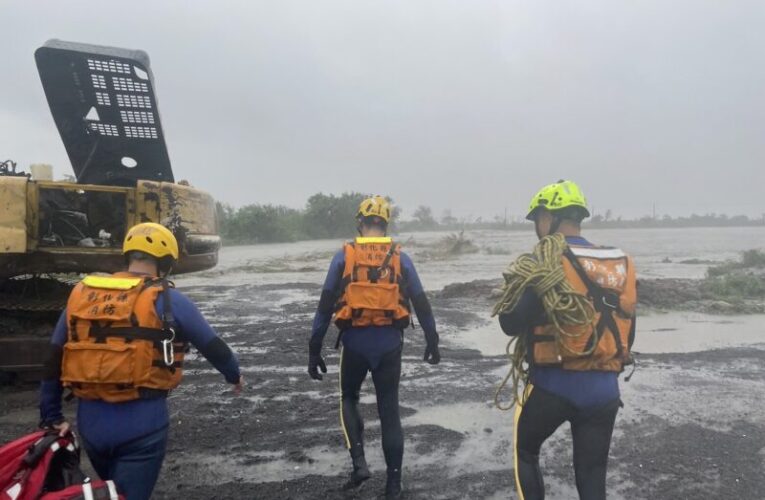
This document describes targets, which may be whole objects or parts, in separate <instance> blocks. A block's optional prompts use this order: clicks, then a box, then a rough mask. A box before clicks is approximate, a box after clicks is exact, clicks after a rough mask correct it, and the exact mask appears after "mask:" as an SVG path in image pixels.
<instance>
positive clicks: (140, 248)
mask: <svg viewBox="0 0 765 500" xmlns="http://www.w3.org/2000/svg"><path fill="white" fill-rule="evenodd" d="M122 250H123V253H124V254H125V259H126V262H127V265H128V270H127V272H122V273H116V274H113V275H111V276H97V275H90V276H87V277H86V278H84V279H83V280H82V281H81V282H80V283H79V284H78V285H77V286H76V287H75V288H74V290H73V291H72V293H71V295H70V297H69V301H68V302H67V306H66V310H65V311H64V313H63V314H62V315H61V318H60V319H59V321H58V324H57V325H56V328H55V330H54V332H53V337H52V340H51V353H50V356H49V359H48V362H47V365H46V374H45V376H44V380H43V382H42V386H41V395H40V413H41V417H42V420H41V426H42V427H52V428H55V429H58V430H60V431H61V434H62V435H63V434H65V433H66V432H67V431H68V430H69V423H68V422H66V420H64V417H63V414H62V412H61V396H62V392H63V388H64V387H68V388H70V389H71V390H72V392H73V394H74V396H76V397H77V398H78V399H79V404H78V407H77V427H78V429H79V432H80V434H81V436H82V438H83V444H84V447H85V450H86V452H87V454H88V457H89V458H90V461H91V463H92V464H93V467H94V469H95V470H96V472H97V473H98V475H99V476H100V477H101V479H104V480H107V479H112V480H114V482H115V483H116V484H117V487H118V489H119V490H120V492H121V493H123V494H125V496H126V498H127V500H145V499H148V498H149V497H150V496H151V492H152V490H153V489H154V484H155V483H156V481H157V477H158V476H159V471H160V469H161V467H162V462H163V460H164V456H165V448H166V445H167V435H168V426H169V416H168V408H167V395H168V393H169V391H170V390H172V389H174V388H175V387H177V386H178V384H179V383H180V381H181V374H182V371H183V356H184V353H185V351H186V347H187V345H188V343H191V344H193V345H194V346H195V347H196V348H197V349H198V350H199V352H200V353H202V355H203V356H204V357H205V358H207V360H209V361H210V362H211V363H212V364H213V366H215V368H217V369H218V371H220V372H221V373H222V374H223V375H224V377H225V378H226V381H227V382H228V383H230V384H234V387H235V392H239V391H240V390H241V388H242V385H243V383H244V382H243V379H242V376H241V374H240V371H239V363H238V362H237V359H236V356H235V355H234V353H233V352H232V351H231V349H230V348H229V347H228V345H226V343H225V342H223V340H221V339H220V337H218V336H217V335H216V334H215V331H214V330H213V329H212V327H211V326H210V325H209V324H208V323H207V321H205V319H204V318H203V317H202V314H201V313H200V312H199V310H198V309H197V307H196V306H195V305H194V304H193V303H192V302H191V301H190V300H189V299H188V298H187V297H186V296H185V295H183V294H182V293H180V292H179V291H177V290H175V288H173V287H172V284H171V283H169V282H168V281H167V279H166V276H167V274H168V273H169V272H170V270H171V268H172V266H173V264H174V262H175V261H176V260H177V259H178V242H177V241H176V239H175V236H173V233H171V232H170V231H169V230H168V229H167V228H165V227H164V226H161V225H159V224H154V223H142V224H138V225H136V226H134V227H132V228H131V229H130V230H129V231H128V233H127V235H126V236H125V241H124V244H123V247H122Z"/></svg>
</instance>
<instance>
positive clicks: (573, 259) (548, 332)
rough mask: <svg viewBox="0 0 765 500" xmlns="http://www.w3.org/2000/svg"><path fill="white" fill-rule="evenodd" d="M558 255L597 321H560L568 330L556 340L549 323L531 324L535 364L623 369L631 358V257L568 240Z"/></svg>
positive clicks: (634, 299)
mask: <svg viewBox="0 0 765 500" xmlns="http://www.w3.org/2000/svg"><path fill="white" fill-rule="evenodd" d="M562 260H563V270H564V272H565V274H566V279H567V280H568V282H569V283H570V284H571V286H572V287H573V288H574V290H576V291H577V292H579V293H581V294H583V295H586V296H588V297H589V298H590V300H591V301H592V304H593V306H594V308H595V321H594V322H593V323H592V324H588V325H575V326H564V327H563V329H564V331H565V332H566V334H560V335H557V340H556V335H555V332H554V330H553V327H552V325H542V326H537V327H535V328H534V331H533V335H532V342H531V345H530V350H531V353H530V354H531V355H532V358H533V363H534V364H537V365H557V366H562V367H563V368H565V369H567V370H603V371H616V372H620V371H622V369H623V367H624V365H626V364H631V363H632V356H631V354H630V348H631V347H632V343H633V341H634V336H635V305H636V303H637V281H636V276H635V266H634V265H633V262H632V258H631V257H629V256H628V255H626V254H625V253H624V252H622V251H621V250H619V249H618V248H608V247H581V246H573V245H570V246H569V248H568V249H567V250H566V252H565V253H564V255H563V257H562ZM593 345H594V348H593Z"/></svg>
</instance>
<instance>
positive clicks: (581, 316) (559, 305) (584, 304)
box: [492, 233, 597, 410]
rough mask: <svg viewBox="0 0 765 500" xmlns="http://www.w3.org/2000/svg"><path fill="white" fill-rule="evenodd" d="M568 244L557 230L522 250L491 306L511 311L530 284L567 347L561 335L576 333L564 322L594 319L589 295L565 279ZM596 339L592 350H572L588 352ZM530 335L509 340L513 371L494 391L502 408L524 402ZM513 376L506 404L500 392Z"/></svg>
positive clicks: (499, 311) (553, 330)
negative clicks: (511, 392) (531, 248)
mask: <svg viewBox="0 0 765 500" xmlns="http://www.w3.org/2000/svg"><path fill="white" fill-rule="evenodd" d="M567 248H568V244H567V243H566V239H565V237H564V236H563V235H562V234H560V233H556V234H553V235H549V236H545V237H544V238H542V239H541V240H540V241H539V243H538V244H537V245H536V246H535V247H534V250H533V251H532V252H531V253H526V254H522V255H521V256H519V257H518V258H517V259H516V260H515V261H514V262H513V263H511V264H510V265H509V266H508V268H507V270H506V271H505V272H504V273H502V275H503V276H504V278H505V283H504V286H503V287H502V296H501V298H500V300H499V301H498V302H497V303H496V305H495V306H494V309H493V310H492V316H496V315H498V314H502V313H504V312H507V311H511V310H513V309H514V308H515V306H516V305H517V304H518V301H519V300H520V298H521V295H522V294H523V292H524V290H525V289H526V288H528V287H531V289H532V290H534V292H535V293H536V295H537V296H538V297H539V298H540V300H541V301H542V306H543V308H544V311H545V315H546V317H547V320H548V321H549V323H550V327H549V329H550V332H549V333H550V334H552V335H554V336H555V338H556V342H557V343H558V345H560V346H561V347H563V348H565V349H567V348H566V345H565V343H564V342H560V341H559V339H560V338H561V337H563V336H567V337H576V336H579V335H581V334H572V333H569V332H568V331H566V330H565V329H564V326H572V325H591V324H594V323H595V319H596V316H595V309H594V307H593V305H592V302H591V301H590V299H589V298H588V297H587V296H585V295H583V294H581V293H579V292H577V291H576V290H574V288H573V287H572V285H571V284H570V283H569V282H568V280H567V279H566V273H565V271H564V269H563V263H562V259H563V253H564V252H565V251H566V249H567ZM596 345H597V341H596V342H594V343H593V344H592V348H591V349H590V350H589V351H585V352H579V353H572V354H577V355H588V354H591V352H592V351H593V350H594V349H595V346H596ZM528 346H529V339H528V338H527V335H525V334H522V335H518V336H516V337H514V338H512V339H511V340H510V341H509V342H508V344H507V349H506V352H507V357H508V359H509V361H510V371H509V372H508V374H507V376H506V377H505V378H504V380H503V381H502V383H501V384H500V385H499V387H498V388H497V390H496V392H495V394H494V403H495V405H496V406H497V407H498V408H499V409H501V410H509V409H511V408H512V407H513V406H514V405H515V404H519V405H523V403H524V401H523V394H522V390H523V388H522V386H525V385H526V384H527V382H528V361H529V360H527V359H526V355H527V352H528ZM511 379H512V391H513V400H512V402H511V403H510V404H509V405H506V406H503V405H502V403H501V402H500V397H501V392H502V390H503V389H504V387H505V386H506V385H507V383H508V382H509V381H511Z"/></svg>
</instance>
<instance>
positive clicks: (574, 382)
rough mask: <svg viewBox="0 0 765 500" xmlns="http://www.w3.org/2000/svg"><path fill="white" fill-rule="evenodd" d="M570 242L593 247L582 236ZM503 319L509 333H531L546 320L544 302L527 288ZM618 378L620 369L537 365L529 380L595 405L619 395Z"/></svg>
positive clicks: (582, 405) (577, 402)
mask: <svg viewBox="0 0 765 500" xmlns="http://www.w3.org/2000/svg"><path fill="white" fill-rule="evenodd" d="M566 241H567V242H568V243H570V244H572V245H578V246H593V245H592V244H591V243H590V242H588V241H587V240H586V239H584V238H582V237H572V236H567V237H566ZM499 322H500V325H501V327H502V330H503V331H504V332H505V333H506V334H508V335H527V334H529V332H530V331H531V329H532V328H533V327H534V326H538V325H542V324H544V323H545V312H544V308H543V307H542V301H541V300H540V299H539V297H537V295H536V294H535V293H534V291H533V290H532V289H530V288H527V289H526V290H524V292H523V295H522V296H521V298H520V300H519V301H518V304H517V305H516V306H515V308H514V309H513V310H512V311H508V312H507V313H503V314H501V315H500V317H499ZM618 377H619V374H618V373H616V372H606V371H597V370H590V371H577V370H565V369H563V368H561V367H557V366H535V365H533V364H532V365H531V367H530V370H529V380H530V381H531V383H532V384H533V385H534V387H538V388H540V389H543V390H545V391H547V392H551V393H553V394H555V395H557V396H560V397H562V398H564V399H566V400H568V401H570V402H571V403H572V404H574V405H575V406H576V407H578V408H594V407H597V406H601V405H604V404H607V403H610V402H611V401H613V400H615V399H616V398H618V397H619V379H618Z"/></svg>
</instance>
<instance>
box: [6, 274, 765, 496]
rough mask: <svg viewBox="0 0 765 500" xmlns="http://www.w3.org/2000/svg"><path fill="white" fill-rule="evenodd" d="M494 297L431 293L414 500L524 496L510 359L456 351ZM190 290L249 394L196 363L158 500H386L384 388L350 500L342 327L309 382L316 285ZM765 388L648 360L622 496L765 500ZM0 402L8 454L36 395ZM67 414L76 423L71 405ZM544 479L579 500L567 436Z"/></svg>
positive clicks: (548, 456) (744, 377)
mask: <svg viewBox="0 0 765 500" xmlns="http://www.w3.org/2000/svg"><path fill="white" fill-rule="evenodd" d="M460 286H462V288H461V289H460V288H459V287H460ZM486 287H489V288H490V286H489V285H488V284H484V286H483V287H476V286H475V285H453V286H451V287H447V288H446V289H444V290H442V291H441V292H437V293H434V294H433V300H432V301H433V309H434V312H435V314H436V318H437V321H438V324H439V330H440V331H441V335H442V363H441V364H440V365H438V366H430V365H428V364H426V363H424V362H423V361H422V357H421V356H422V352H423V349H424V342H423V339H422V330H421V329H419V328H417V329H415V330H413V331H412V330H408V331H407V335H406V341H405V349H404V369H403V375H402V381H401V413H402V417H403V423H404V429H405V435H406V452H405V457H404V468H405V470H404V487H405V490H406V495H405V498H423V499H459V498H470V499H478V498H514V493H513V480H512V478H513V472H512V451H511V450H512V413H511V412H502V411H499V410H497V409H495V408H494V407H493V406H492V404H491V400H492V395H493V389H494V387H495V385H496V383H497V382H498V381H499V380H500V379H501V377H502V375H504V372H505V369H506V363H505V360H504V358H503V357H502V356H483V355H481V353H480V352H479V351H478V350H472V349H465V348H460V347H458V346H459V345H464V343H456V342H453V341H452V340H451V339H450V337H451V338H454V337H455V336H456V335H457V334H458V332H461V331H465V330H466V329H469V328H471V327H474V326H475V325H482V324H487V323H488V322H489V320H488V319H487V311H488V310H489V308H490V301H489V299H488V298H486V294H485V293H482V292H481V293H479V292H480V291H481V289H485V288H486ZM184 291H185V292H186V293H187V294H188V295H189V296H191V297H192V298H193V299H194V300H195V301H197V302H198V303H199V304H200V306H201V308H202V309H203V311H204V313H205V314H206V315H207V316H208V317H209V318H211V320H212V322H213V323H214V326H215V327H216V328H217V330H218V331H219V332H220V334H221V335H222V336H223V337H224V338H225V339H226V340H227V341H228V342H229V343H230V344H231V345H232V347H233V348H234V349H235V350H236V351H237V352H238V355H239V359H240V362H241V364H242V366H243V371H244V373H245V377H246V380H247V383H248V386H247V388H246V390H245V391H244V393H243V394H242V395H240V396H236V395H234V394H233V393H232V392H231V390H230V388H229V387H228V386H226V385H225V384H224V383H223V379H222V377H221V376H220V375H219V374H217V373H216V372H214V371H213V370H212V369H211V368H210V366H209V365H208V364H206V363H205V362H204V360H200V359H198V358H197V357H196V356H195V355H192V356H191V359H190V360H189V362H188V364H187V366H188V368H189V369H188V370H187V375H186V378H185V382H184V384H183V385H182V387H181V388H179V389H178V390H177V391H176V392H175V393H174V394H173V395H172V396H171V401H170V407H171V415H172V422H171V426H172V431H171V439H170V444H169V449H168V456H167V459H166V461H165V466H164V468H163V471H162V475H161V477H160V479H159V483H158V486H157V489H156V492H155V498H184V499H186V500H194V499H213V498H215V499H223V498H280V499H281V498H284V499H316V498H323V499H327V500H329V499H345V498H360V499H370V498H377V496H378V495H379V494H380V492H381V491H382V489H383V486H384V475H385V474H384V462H383V459H382V453H381V450H380V433H379V426H378V423H377V419H376V407H375V403H374V396H373V391H372V388H371V381H370V382H368V386H367V387H366V389H365V391H366V392H365V394H366V395H365V396H363V397H362V407H363V411H364V415H365V417H366V429H367V430H366V442H367V457H368V460H369V462H370V467H371V469H372V471H373V478H372V479H371V480H370V481H368V482H367V484H365V485H364V487H363V489H362V490H361V491H358V492H356V493H353V494H351V493H347V492H343V491H342V490H341V488H340V487H341V485H342V483H343V482H344V480H345V478H346V475H347V473H348V472H349V463H348V458H347V455H346V452H345V450H344V448H343V439H342V436H341V433H340V430H339V420H338V405H339V400H338V391H337V382H338V379H337V361H338V356H337V353H336V352H335V351H334V350H333V349H332V344H333V343H334V331H333V330H331V331H330V333H329V334H328V336H327V341H326V342H325V356H326V359H327V364H328V365H329V371H330V373H329V374H328V375H327V376H325V380H324V381H323V382H316V381H313V380H310V379H309V378H308V376H307V375H306V372H305V364H306V360H307V353H306V351H307V339H308V336H309V334H310V324H311V319H312V314H313V310H314V307H315V305H316V297H317V296H318V289H317V286H316V284H314V283H300V282H296V283H290V284H285V285H259V286H256V285H241V286H236V287H227V286H198V287H190V288H186V289H185V290H184ZM274 304H276V305H274ZM497 335H501V333H500V332H499V330H497ZM668 335H671V333H668ZM763 379H765V345H762V346H757V347H754V348H751V347H750V348H733V347H731V348H726V349H720V350H714V351H705V352H699V353H691V354H653V355H642V356H641V357H640V358H639V365H638V370H637V372H636V374H635V375H634V377H633V378H632V380H631V381H630V382H629V383H623V384H622V392H623V394H622V396H623V397H622V399H623V401H624V404H625V407H624V409H623V410H622V411H621V413H620V415H619V418H618V421H617V429H616V432H615V435H614V439H613V445H612V450H611V462H610V469H609V478H608V485H609V492H610V493H609V497H610V498H625V499H626V498H630V499H633V498H640V499H643V498H645V499H655V498H668V499H684V498H688V499H691V498H692V499H706V498H710V499H711V498H737V499H761V498H765V477H764V475H763V454H765V419H763V415H764V414H765V384H763ZM0 395H1V397H0V442H5V441H7V440H9V439H11V438H13V437H15V436H18V435H21V434H23V433H26V432H28V431H29V430H31V428H32V427H33V426H34V423H35V422H36V421H37V413H36V392H35V391H34V390H31V389H29V388H10V389H9V388H6V389H4V390H2V392H1V393H0ZM66 408H67V410H66V411H67V413H68V414H69V415H72V414H73V413H74V405H73V404H70V405H68V406H67V407H66ZM543 468H544V472H545V481H546V485H547V490H548V498H553V499H556V498H557V499H568V498H575V497H576V494H575V490H574V487H573V485H574V477H573V472H572V468H571V443H570V437H569V434H568V430H567V429H566V428H562V429H559V430H558V432H556V434H555V435H554V436H553V438H551V439H550V440H549V441H548V443H547V444H546V445H545V447H544V449H543Z"/></svg>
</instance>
